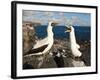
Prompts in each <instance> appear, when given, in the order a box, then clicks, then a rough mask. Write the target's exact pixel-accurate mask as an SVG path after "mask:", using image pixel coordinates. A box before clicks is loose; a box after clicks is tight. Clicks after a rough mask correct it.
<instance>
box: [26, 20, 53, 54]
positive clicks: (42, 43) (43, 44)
mask: <svg viewBox="0 0 100 80" xmlns="http://www.w3.org/2000/svg"><path fill="white" fill-rule="evenodd" d="M52 23H53V22H51V21H50V22H49V24H48V27H47V37H46V38H44V39H42V40H38V41H36V44H35V45H33V48H32V50H31V51H29V54H28V55H26V56H32V55H42V54H46V53H47V52H49V50H50V49H51V47H52V45H53V42H54V40H53V31H52V28H53V26H52Z"/></svg>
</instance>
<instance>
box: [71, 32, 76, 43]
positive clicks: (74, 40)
mask: <svg viewBox="0 0 100 80" xmlns="http://www.w3.org/2000/svg"><path fill="white" fill-rule="evenodd" d="M70 42H71V45H72V44H76V38H75V31H74V30H72V31H71V32H70Z"/></svg>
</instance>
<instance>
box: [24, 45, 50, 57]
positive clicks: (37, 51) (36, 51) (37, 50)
mask: <svg viewBox="0 0 100 80" xmlns="http://www.w3.org/2000/svg"><path fill="white" fill-rule="evenodd" d="M47 46H48V45H43V46H41V47H38V48H36V49H31V50H30V51H29V52H27V54H26V55H29V54H37V53H40V52H41V53H42V52H43V51H44V50H45V49H46V48H47Z"/></svg>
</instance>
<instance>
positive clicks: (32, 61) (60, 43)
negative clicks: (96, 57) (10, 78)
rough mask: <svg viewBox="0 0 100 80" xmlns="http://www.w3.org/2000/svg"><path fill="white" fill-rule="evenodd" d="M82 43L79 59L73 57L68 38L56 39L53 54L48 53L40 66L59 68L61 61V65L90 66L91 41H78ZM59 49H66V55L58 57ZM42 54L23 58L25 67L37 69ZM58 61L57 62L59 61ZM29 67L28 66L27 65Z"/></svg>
mask: <svg viewBox="0 0 100 80" xmlns="http://www.w3.org/2000/svg"><path fill="white" fill-rule="evenodd" d="M78 43H79V45H80V51H81V52H82V56H81V57H80V58H79V59H75V58H73V56H72V54H71V51H70V48H69V47H68V45H69V41H68V40H55V41H54V45H53V47H52V49H51V53H53V55H51V54H48V55H47V56H46V58H45V59H44V61H43V64H42V66H41V67H39V68H57V67H59V66H58V65H57V63H59V64H60V65H62V66H60V67H83V66H90V65H91V63H90V60H91V58H90V42H89V41H81V42H78ZM57 50H65V52H63V54H64V55H65V56H64V57H61V58H62V59H61V58H57V57H56V54H55V53H57ZM40 58H41V56H29V57H25V58H23V63H24V64H23V67H24V69H27V68H28V69H29V68H30V69H32V68H34V69H36V68H38V66H37V65H38V64H39V60H38V59H40ZM56 60H57V61H58V62H57V61H56ZM26 65H27V66H28V67H27V66H26Z"/></svg>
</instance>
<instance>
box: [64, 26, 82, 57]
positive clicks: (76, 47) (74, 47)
mask: <svg viewBox="0 0 100 80" xmlns="http://www.w3.org/2000/svg"><path fill="white" fill-rule="evenodd" d="M66 27H67V25H66ZM65 32H69V38H70V46H71V52H72V54H73V55H74V56H75V57H80V56H81V55H82V53H81V52H80V51H79V48H80V46H79V44H77V43H76V37H75V30H74V27H73V26H68V27H67V31H65Z"/></svg>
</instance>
